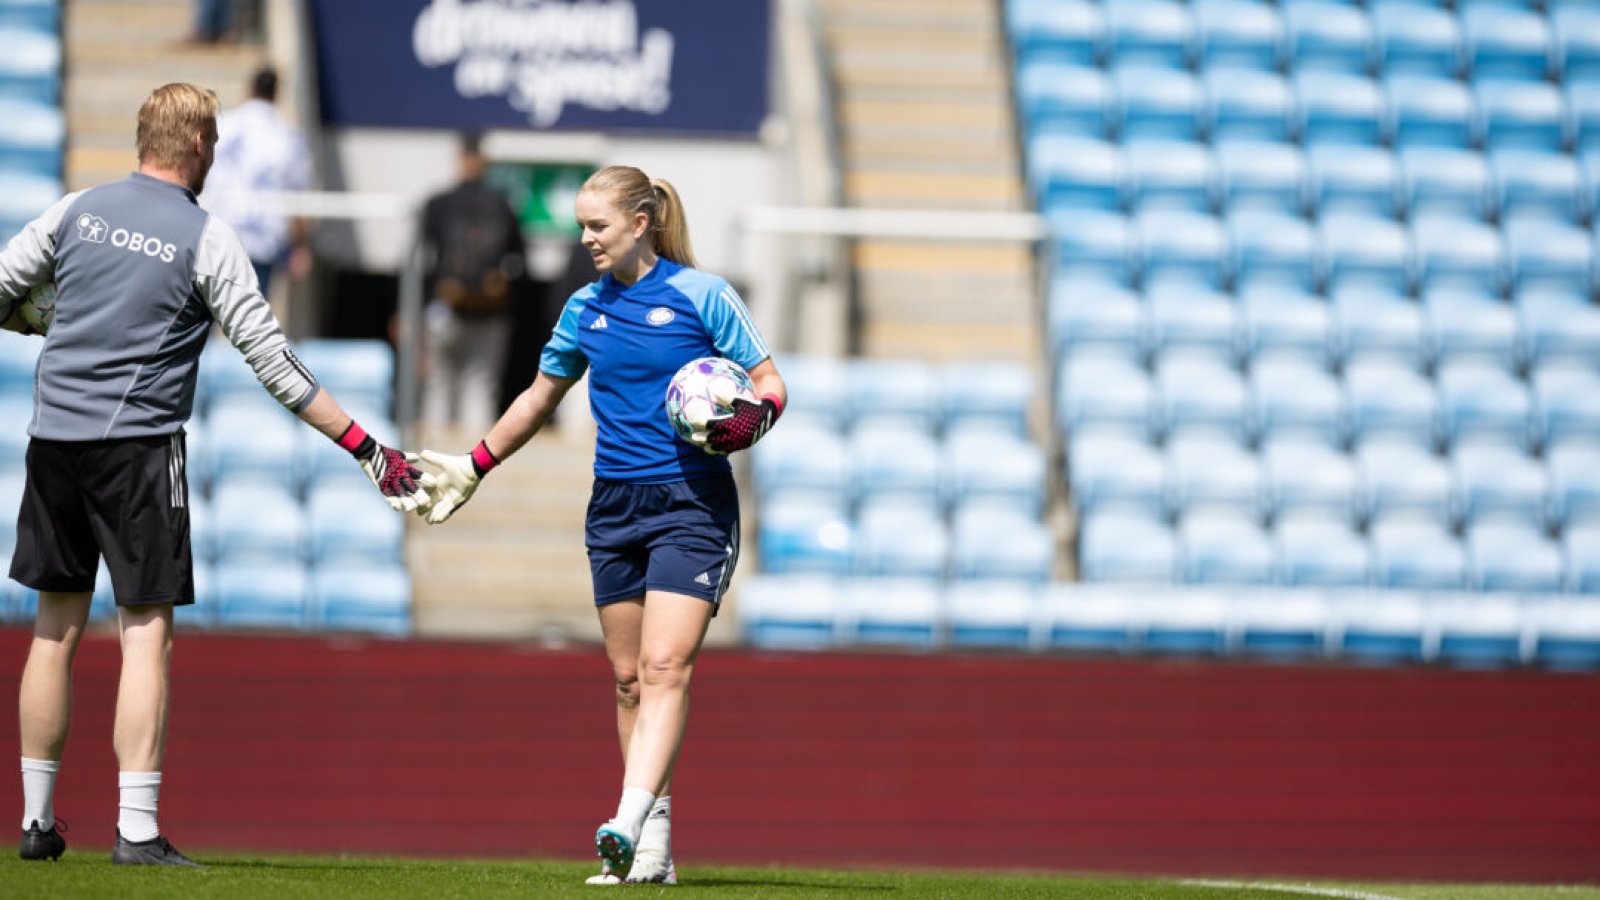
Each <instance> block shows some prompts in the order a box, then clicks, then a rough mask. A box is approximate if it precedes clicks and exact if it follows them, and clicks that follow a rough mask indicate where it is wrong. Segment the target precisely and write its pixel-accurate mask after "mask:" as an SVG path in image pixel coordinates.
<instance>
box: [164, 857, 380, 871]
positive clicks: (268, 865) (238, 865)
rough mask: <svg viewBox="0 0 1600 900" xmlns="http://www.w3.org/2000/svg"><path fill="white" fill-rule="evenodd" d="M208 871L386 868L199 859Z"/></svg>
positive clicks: (352, 863)
mask: <svg viewBox="0 0 1600 900" xmlns="http://www.w3.org/2000/svg"><path fill="white" fill-rule="evenodd" d="M195 862H198V863H200V864H201V865H202V866H205V867H206V868H208V869H275V870H279V871H284V872H360V871H368V870H374V869H381V868H383V867H384V864H383V863H371V862H356V861H354V860H352V861H350V862H339V861H337V860H327V861H317V862H293V861H278V860H271V859H223V860H217V861H216V862H207V861H206V860H204V859H197V860H195Z"/></svg>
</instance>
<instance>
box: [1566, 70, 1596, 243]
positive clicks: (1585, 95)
mask: <svg viewBox="0 0 1600 900" xmlns="http://www.w3.org/2000/svg"><path fill="white" fill-rule="evenodd" d="M1562 93H1563V96H1562V99H1563V100H1564V101H1565V102H1564V104H1563V106H1565V108H1566V112H1567V115H1566V135H1567V143H1568V144H1569V145H1570V146H1571V147H1572V149H1573V151H1574V152H1577V153H1591V152H1593V151H1595V150H1600V79H1596V80H1594V81H1572V82H1568V83H1567V84H1566V85H1564V86H1563V88H1562ZM1591 212H1592V209H1591Z"/></svg>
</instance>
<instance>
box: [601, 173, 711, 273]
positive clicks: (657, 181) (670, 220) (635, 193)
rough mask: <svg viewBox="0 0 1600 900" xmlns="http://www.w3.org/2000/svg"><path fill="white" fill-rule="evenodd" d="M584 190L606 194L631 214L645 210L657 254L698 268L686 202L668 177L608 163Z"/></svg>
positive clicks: (652, 247) (651, 239) (652, 244)
mask: <svg viewBox="0 0 1600 900" xmlns="http://www.w3.org/2000/svg"><path fill="white" fill-rule="evenodd" d="M583 190H586V191H597V192H604V193H606V194H607V195H609V196H610V198H611V200H612V201H613V203H614V204H615V206H616V208H617V209H620V210H622V211H624V212H627V213H629V214H630V215H631V214H633V213H639V212H642V213H644V214H645V217H646V218H648V219H649V220H650V226H649V230H648V231H647V232H646V233H647V234H648V235H649V239H650V247H651V249H653V250H655V252H656V255H657V256H660V257H663V258H665V259H670V260H672V261H673V262H675V263H677V264H678V265H680V266H688V267H690V268H695V261H694V248H693V247H691V246H690V245H689V222H688V220H687V218H686V217H685V216H684V214H683V201H682V200H681V199H679V198H678V191H677V189H676V188H674V187H673V186H672V184H671V183H669V182H668V181H667V180H666V179H663V178H650V177H648V176H647V175H645V174H644V172H642V171H640V170H638V169H636V168H634V167H633V166H607V167H605V168H604V169H601V170H600V171H598V172H596V173H594V174H593V175H590V176H589V178H588V180H587V181H585V182H584V183H583Z"/></svg>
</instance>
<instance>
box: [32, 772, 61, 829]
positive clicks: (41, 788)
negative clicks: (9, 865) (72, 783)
mask: <svg viewBox="0 0 1600 900" xmlns="http://www.w3.org/2000/svg"><path fill="white" fill-rule="evenodd" d="M60 771H61V763H60V761H59V760H54V759H29V758H27V757H26V756H24V757H22V830H23V831H27V830H28V826H30V825H32V824H33V823H34V822H38V823H39V828H40V830H41V831H49V830H50V826H52V825H54V824H56V807H55V797H56V773H58V772H60Z"/></svg>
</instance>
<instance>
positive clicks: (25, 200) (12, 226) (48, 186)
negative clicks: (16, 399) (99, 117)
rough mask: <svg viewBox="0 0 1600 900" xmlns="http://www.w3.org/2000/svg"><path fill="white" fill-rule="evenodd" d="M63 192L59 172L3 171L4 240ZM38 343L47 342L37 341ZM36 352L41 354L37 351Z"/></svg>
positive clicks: (0, 217) (0, 211)
mask: <svg viewBox="0 0 1600 900" xmlns="http://www.w3.org/2000/svg"><path fill="white" fill-rule="evenodd" d="M61 194H62V186H61V179H60V178H59V177H57V176H56V175H53V174H48V173H38V172H30V171H12V172H8V171H4V170H0V240H10V239H11V237H12V235H14V234H16V233H17V232H19V231H21V230H22V229H23V227H24V226H26V225H27V224H28V223H29V222H31V221H33V220H34V219H35V218H37V217H38V216H39V214H40V213H42V212H44V211H45V210H46V209H48V208H49V207H50V205H51V204H52V203H55V202H56V201H57V200H59V199H61ZM7 334H15V332H7ZM34 343H39V344H42V343H44V342H43V341H34ZM34 355H37V351H35V354H34ZM28 376H29V378H28V380H29V382H30V383H31V382H32V380H33V370H32V367H31V366H30V367H29V371H28Z"/></svg>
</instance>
